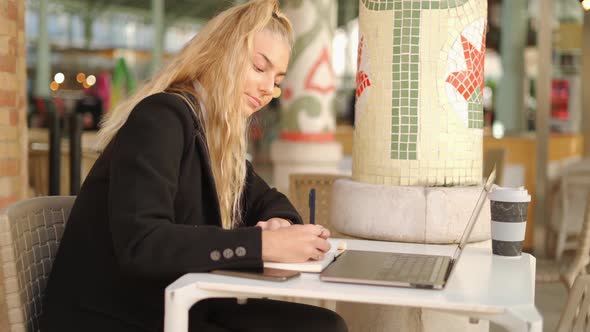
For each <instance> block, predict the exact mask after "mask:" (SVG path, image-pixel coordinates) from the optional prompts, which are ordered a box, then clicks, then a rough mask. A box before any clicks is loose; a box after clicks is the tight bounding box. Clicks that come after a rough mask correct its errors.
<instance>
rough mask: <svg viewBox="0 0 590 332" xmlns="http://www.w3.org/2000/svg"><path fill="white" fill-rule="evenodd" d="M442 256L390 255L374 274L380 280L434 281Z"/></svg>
mask: <svg viewBox="0 0 590 332" xmlns="http://www.w3.org/2000/svg"><path fill="white" fill-rule="evenodd" d="M443 259H444V257H437V256H417V255H400V254H396V255H391V256H389V257H388V258H387V259H386V260H385V261H384V262H383V266H382V267H381V270H380V271H379V272H377V274H376V275H375V278H376V279H380V280H400V281H410V282H427V283H429V282H434V281H435V280H434V279H435V278H436V276H437V275H438V272H439V270H440V268H441V265H442V262H443Z"/></svg>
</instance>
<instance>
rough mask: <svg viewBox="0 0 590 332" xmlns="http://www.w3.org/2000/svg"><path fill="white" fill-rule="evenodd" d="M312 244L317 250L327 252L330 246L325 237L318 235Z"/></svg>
mask: <svg viewBox="0 0 590 332" xmlns="http://www.w3.org/2000/svg"><path fill="white" fill-rule="evenodd" d="M314 246H315V247H316V249H317V250H319V251H321V252H327V251H328V250H330V248H331V247H332V246H331V245H330V242H328V241H326V240H325V239H322V238H319V237H318V238H317V239H316V240H315V242H314Z"/></svg>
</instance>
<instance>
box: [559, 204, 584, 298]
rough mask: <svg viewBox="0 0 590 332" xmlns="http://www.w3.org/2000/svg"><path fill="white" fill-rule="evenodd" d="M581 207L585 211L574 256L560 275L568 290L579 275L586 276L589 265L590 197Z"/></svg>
mask: <svg viewBox="0 0 590 332" xmlns="http://www.w3.org/2000/svg"><path fill="white" fill-rule="evenodd" d="M583 206H585V207H586V211H585V213H584V222H583V223H582V231H581V232H580V236H579V238H578V247H577V248H576V255H575V257H574V261H573V262H572V264H571V265H569V267H568V268H567V270H565V272H564V273H563V275H562V279H563V280H564V282H565V283H567V285H568V286H569V287H570V288H571V286H572V284H573V283H574V280H575V279H576V278H577V277H578V276H579V275H584V274H586V266H587V265H588V264H589V263H590V195H588V196H587V197H586V204H585V205H583Z"/></svg>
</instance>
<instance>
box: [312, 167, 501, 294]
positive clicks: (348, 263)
mask: <svg viewBox="0 0 590 332" xmlns="http://www.w3.org/2000/svg"><path fill="white" fill-rule="evenodd" d="M495 179H496V168H495V167H494V169H493V170H492V172H491V174H490V176H489V177H488V179H487V181H486V183H485V185H484V187H483V189H482V191H481V193H480V195H479V198H478V200H477V203H475V208H474V209H473V212H472V213H471V217H470V218H469V222H468V223H467V226H466V227H465V230H464V231H463V235H462V236H461V241H460V242H459V244H458V246H457V248H456V249H455V252H454V254H453V257H450V256H439V255H419V254H405V253H391V252H376V251H361V250H347V251H345V252H344V253H343V254H342V255H340V257H338V259H337V260H335V261H334V262H333V263H332V264H330V266H328V268H326V269H325V270H324V271H323V272H322V273H321V274H320V280H322V281H328V282H341V283H352V284H364V285H381V286H398V287H412V288H428V289H443V288H444V287H445V285H446V283H447V280H449V278H450V276H451V274H452V272H453V270H454V267H455V266H456V265H457V262H458V261H459V258H460V257H461V253H462V252H463V249H464V248H465V245H466V244H467V240H468V239H469V236H470V235H471V231H472V230H473V227H474V226H475V222H476V221H477V218H478V216H479V213H480V212H481V209H482V207H483V205H484V203H485V200H486V198H487V194H488V193H489V191H490V189H491V188H492V185H493V184H494V180H495Z"/></svg>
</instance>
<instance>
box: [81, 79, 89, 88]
mask: <svg viewBox="0 0 590 332" xmlns="http://www.w3.org/2000/svg"><path fill="white" fill-rule="evenodd" d="M82 86H83V87H84V89H88V88H89V87H90V85H88V83H86V81H84V82H83V83H82Z"/></svg>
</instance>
